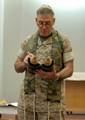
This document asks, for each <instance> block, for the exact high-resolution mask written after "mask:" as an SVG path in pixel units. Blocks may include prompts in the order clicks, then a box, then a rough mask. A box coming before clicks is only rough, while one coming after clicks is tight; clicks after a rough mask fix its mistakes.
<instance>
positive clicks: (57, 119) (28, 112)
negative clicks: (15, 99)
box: [18, 99, 64, 120]
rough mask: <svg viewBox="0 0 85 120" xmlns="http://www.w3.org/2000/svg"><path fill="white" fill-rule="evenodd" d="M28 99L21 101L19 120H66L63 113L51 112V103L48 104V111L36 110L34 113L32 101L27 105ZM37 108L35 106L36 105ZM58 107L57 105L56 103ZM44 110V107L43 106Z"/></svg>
mask: <svg viewBox="0 0 85 120" xmlns="http://www.w3.org/2000/svg"><path fill="white" fill-rule="evenodd" d="M25 100H26V99H21V100H20V101H19V104H18V120H64V114H63V111H60V110H58V111H52V110H50V107H49V106H50V104H51V103H50V102H47V103H48V105H47V106H46V108H47V107H48V108H47V109H48V110H47V111H45V112H44V111H43V112H41V111H40V112H39V111H36V109H34V110H33V111H32V109H31V106H32V101H30V103H29V105H28V104H26V103H25ZM34 106H35V105H34ZM55 106H56V103H55ZM41 109H42V105H41Z"/></svg>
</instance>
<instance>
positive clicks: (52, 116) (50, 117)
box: [18, 110, 65, 120]
mask: <svg viewBox="0 0 85 120" xmlns="http://www.w3.org/2000/svg"><path fill="white" fill-rule="evenodd" d="M18 120H65V119H64V115H63V112H55V113H54V112H53V113H45V112H35V113H34V112H28V114H26V115H25V114H24V111H22V110H19V111H18Z"/></svg>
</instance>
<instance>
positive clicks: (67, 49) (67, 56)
mask: <svg viewBox="0 0 85 120" xmlns="http://www.w3.org/2000/svg"><path fill="white" fill-rule="evenodd" d="M63 46H64V53H63V60H64V63H65V62H68V61H70V60H73V59H74V55H73V51H72V46H71V42H70V41H69V39H68V38H67V37H65V38H64V41H63Z"/></svg>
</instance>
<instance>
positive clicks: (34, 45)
mask: <svg viewBox="0 0 85 120" xmlns="http://www.w3.org/2000/svg"><path fill="white" fill-rule="evenodd" d="M67 41H68V40H67ZM63 43H64V39H63V37H62V36H61V34H59V33H58V32H57V31H55V30H54V31H53V33H52V36H50V37H49V38H47V39H46V40H43V39H42V38H40V37H39V36H38V33H36V34H34V35H32V36H31V37H30V38H29V39H28V40H27V41H25V42H24V43H23V44H22V51H24V52H23V54H24V53H27V52H31V53H33V54H35V55H36V56H37V60H38V63H40V64H43V61H44V59H46V58H47V57H48V56H50V57H51V58H52V59H53V60H54V70H55V71H56V72H59V71H60V70H61V69H62V68H63V62H64V61H63V52H64V50H65V48H64V46H63ZM65 44H66V42H65ZM68 50H71V48H70V46H69V49H68ZM63 85H64V81H63V80H60V79H59V80H57V79H55V80H44V79H41V78H40V77H38V76H36V75H35V74H32V73H30V72H29V68H28V70H27V71H26V73H25V79H24V83H23V85H22V89H21V94H20V98H19V105H18V117H19V120H64V117H63V110H64V109H63V96H64V86H63Z"/></svg>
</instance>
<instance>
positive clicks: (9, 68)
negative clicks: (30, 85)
mask: <svg viewBox="0 0 85 120" xmlns="http://www.w3.org/2000/svg"><path fill="white" fill-rule="evenodd" d="M21 27H22V1H21V0H13V1H12V0H5V4H4V49H3V52H4V54H3V56H4V58H3V63H4V65H3V71H4V75H3V96H4V98H5V99H7V100H9V101H12V100H13V101H15V100H16V99H17V96H18V91H19V85H20V83H21V81H22V80H21V75H20V76H19V75H17V74H16V73H15V71H14V62H15V59H16V55H17V52H18V48H19V41H20V40H21ZM22 79H23V78H22Z"/></svg>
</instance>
